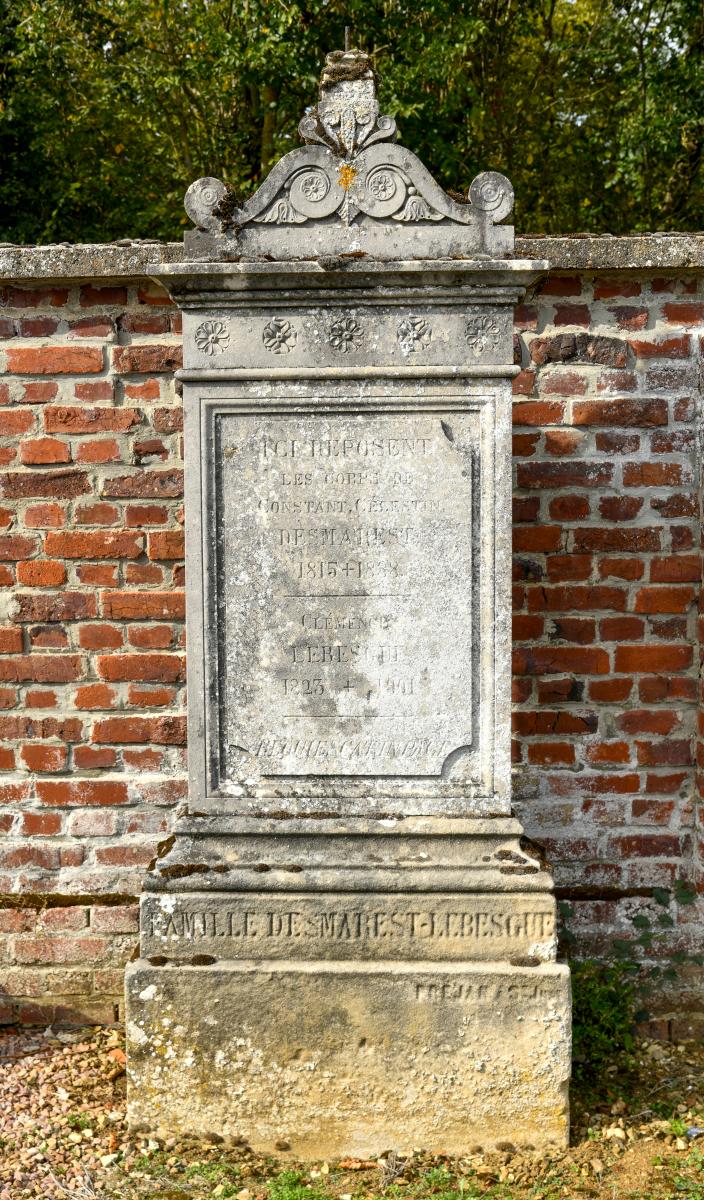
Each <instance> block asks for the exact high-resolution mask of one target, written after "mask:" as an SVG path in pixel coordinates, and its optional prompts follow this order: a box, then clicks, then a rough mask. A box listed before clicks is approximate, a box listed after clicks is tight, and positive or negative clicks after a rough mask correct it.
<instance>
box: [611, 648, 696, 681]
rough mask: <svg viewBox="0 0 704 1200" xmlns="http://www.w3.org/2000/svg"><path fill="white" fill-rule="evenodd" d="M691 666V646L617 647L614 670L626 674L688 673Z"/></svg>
mask: <svg viewBox="0 0 704 1200" xmlns="http://www.w3.org/2000/svg"><path fill="white" fill-rule="evenodd" d="M691 665H692V647H691V646H667V645H647V646H617V647H616V651H615V655H614V669H615V670H616V671H623V672H624V673H625V674H641V675H642V674H646V673H649V672H651V671H686V670H687V668H688V667H690V666H691Z"/></svg>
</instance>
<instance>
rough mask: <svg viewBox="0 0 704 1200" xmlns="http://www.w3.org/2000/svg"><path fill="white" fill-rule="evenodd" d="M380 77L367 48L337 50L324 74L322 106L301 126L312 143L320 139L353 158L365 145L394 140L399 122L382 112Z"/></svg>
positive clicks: (331, 56)
mask: <svg viewBox="0 0 704 1200" xmlns="http://www.w3.org/2000/svg"><path fill="white" fill-rule="evenodd" d="M376 85H377V77H376V72H375V71H374V68H373V66H372V61H371V59H370V57H369V55H368V54H365V52H364V51H363V50H333V51H332V53H331V54H328V56H327V58H326V59H325V66H324V67H323V73H322V75H321V77H320V93H319V100H318V107H317V108H314V109H312V110H311V111H310V112H308V113H306V115H305V117H304V118H303V120H302V121H301V123H300V125H299V126H298V131H299V133H300V135H301V137H302V138H303V141H304V142H306V143H307V144H308V145H310V144H312V143H313V142H319V143H320V144H321V145H323V146H328V147H329V148H330V149H331V150H332V151H333V152H334V153H335V154H337V155H339V156H340V157H341V158H345V159H348V160H349V159H352V158H354V157H355V155H356V154H357V153H358V152H359V151H360V150H361V149H362V146H368V145H371V143H372V142H378V141H394V140H395V137H396V122H395V121H394V120H393V118H392V117H380V116H379V102H378V100H377V97H376Z"/></svg>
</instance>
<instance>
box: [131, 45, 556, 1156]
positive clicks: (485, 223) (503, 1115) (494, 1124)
mask: <svg viewBox="0 0 704 1200" xmlns="http://www.w3.org/2000/svg"><path fill="white" fill-rule="evenodd" d="M340 71H342V77H341V76H340ZM311 121H312V122H313V123H312V124H311ZM301 131H302V133H303V135H304V137H305V138H306V140H307V141H308V142H309V143H310V144H309V145H307V146H306V147H304V148H303V149H301V150H297V151H293V152H292V153H291V154H289V155H287V156H286V157H285V158H284V159H282V160H281V162H280V163H279V164H277V166H276V167H275V168H274V169H273V171H272V173H271V175H270V176H269V178H268V179H267V180H266V181H265V183H264V184H263V185H262V187H261V188H260V190H259V191H258V192H257V193H256V195H255V196H254V197H252V199H251V200H250V201H248V202H247V204H246V205H245V206H244V207H243V208H241V209H238V208H237V207H236V205H235V203H234V201H233V200H232V198H231V197H230V196H229V194H228V193H227V192H226V189H225V188H224V187H223V185H221V184H219V183H218V181H216V180H202V181H199V182H198V183H197V184H194V185H193V187H192V188H191V189H189V194H188V197H187V209H188V211H189V214H190V215H191V217H192V218H193V220H194V221H195V223H196V224H197V225H198V227H199V228H198V229H197V230H196V231H194V232H193V233H191V234H188V235H186V245H187V249H188V250H189V252H190V253H191V254H192V255H193V261H192V262H191V263H186V264H180V265H174V266H171V267H169V266H164V267H162V268H161V269H160V271H159V273H158V274H159V278H160V279H161V280H162V282H165V283H166V284H167V286H168V287H169V288H170V290H171V293H172V295H173V296H174V298H175V299H176V301H177V303H178V304H179V305H180V306H181V308H182V310H183V313H184V370H183V371H182V372H181V377H182V379H183V383H184V408H185V418H186V433H185V439H186V475H187V484H186V497H187V500H186V502H187V583H188V672H189V675H188V689H189V764H190V785H189V787H190V790H189V806H188V807H189V812H188V815H187V816H186V817H184V819H183V820H182V821H181V822H180V824H179V825H178V826H177V829H176V832H175V835H174V837H173V838H172V839H170V840H169V842H168V843H167V844H165V845H164V846H163V847H162V850H161V853H160V855H159V857H158V859H157V861H156V863H155V865H154V867H153V869H152V871H151V872H150V874H149V876H148V878H147V880H146V881H145V896H144V898H143V901H142V909H141V959H140V961H139V962H137V963H135V964H133V965H132V966H131V967H130V968H129V971H128V976H127V1009H128V1044H129V1067H128V1076H129V1118H130V1121H131V1123H132V1124H133V1125H135V1126H142V1127H148V1128H154V1129H157V1128H164V1129H166V1128H168V1129H171V1130H174V1129H177V1130H179V1131H183V1132H187V1131H196V1132H204V1133H205V1132H220V1133H225V1134H227V1135H229V1136H232V1137H244V1138H246V1139H247V1140H248V1141H250V1142H251V1143H252V1145H254V1146H256V1147H259V1148H261V1149H265V1150H271V1149H272V1148H273V1147H274V1146H275V1143H276V1142H277V1141H285V1142H287V1143H289V1144H290V1146H291V1147H292V1152H293V1153H295V1154H298V1155H300V1156H304V1157H305V1156H309V1157H318V1156H322V1155H326V1156H327V1155H335V1154H364V1155H366V1154H371V1153H374V1152H377V1151H380V1150H382V1149H388V1148H389V1147H394V1148H407V1147H410V1146H412V1145H415V1146H423V1147H425V1148H426V1149H428V1150H448V1151H457V1152H463V1151H466V1150H467V1149H468V1148H469V1146H470V1145H472V1144H482V1145H485V1146H486V1147H490V1146H493V1145H495V1144H496V1143H497V1142H500V1141H507V1140H509V1141H511V1142H513V1143H519V1144H530V1145H534V1146H546V1145H560V1144H564V1142H565V1140H566V1137H567V1099H566V1087H567V1079H568V1075H569V981H568V974H567V971H566V969H565V968H563V967H561V966H557V965H556V963H555V903H554V898H553V895H552V884H551V879H550V876H549V873H548V872H547V871H546V870H545V868H544V866H543V865H541V864H540V863H539V862H538V861H537V860H536V858H535V855H534V854H533V853H532V852H530V851H529V850H528V849H527V847H526V846H525V844H524V842H523V841H522V838H521V827H520V825H519V824H518V822H517V821H516V820H515V819H514V818H513V817H512V816H511V796H510V757H509V721H510V705H509V674H510V672H509V650H510V631H509V615H510V609H509V549H510V546H509V541H510V506H511V493H510V473H509V436H510V416H511V387H510V381H511V377H512V376H513V374H515V370H516V369H515V368H514V367H513V365H512V361H513V352H512V320H511V317H512V308H513V306H514V304H515V303H516V302H517V300H518V299H519V298H520V297H521V295H522V294H523V291H524V289H525V287H526V285H527V284H528V283H530V282H531V281H532V280H533V279H535V278H536V277H537V275H538V273H539V271H540V270H541V269H542V268H543V266H544V264H542V263H540V262H532V261H531V262H521V261H516V260H511V259H510V258H508V257H506V255H507V254H509V253H510V250H511V246H512V239H513V231H512V229H511V228H510V227H507V226H500V225H497V224H496V222H498V221H500V220H501V219H502V218H503V217H504V216H506V215H507V213H508V212H509V211H510V206H511V189H510V185H509V184H508V181H507V180H505V179H503V177H502V176H497V175H494V174H486V175H483V176H479V177H478V178H477V180H475V181H474V183H473V184H472V187H471V188H470V192H469V197H468V203H467V204H458V203H457V202H455V201H453V200H451V199H450V198H449V197H447V196H445V194H444V193H443V192H442V191H441V189H439V188H438V187H437V185H436V184H435V183H434V181H433V180H432V179H431V178H430V177H429V176H428V174H427V172H426V171H425V168H423V167H422V165H421V164H420V163H419V162H418V160H417V159H416V158H415V156H414V155H412V154H411V153H410V152H409V151H407V150H405V149H402V148H399V147H397V146H393V145H390V144H389V138H391V137H392V135H393V122H390V120H389V119H388V118H384V117H380V116H379V113H378V106H376V99H375V93H374V86H373V76H372V75H371V74H370V70H369V64H368V61H367V60H366V57H365V56H364V55H360V54H359V53H358V52H351V54H350V55H349V56H347V57H345V58H342V59H340V58H337V59H334V61H333V62H332V64H329V67H328V74H327V75H326V76H324V79H323V84H322V87H321V100H320V104H319V108H318V115H317V118H316V119H315V120H314V119H313V118H312V117H311V118H306V119H305V120H304V121H303V122H302V125H301Z"/></svg>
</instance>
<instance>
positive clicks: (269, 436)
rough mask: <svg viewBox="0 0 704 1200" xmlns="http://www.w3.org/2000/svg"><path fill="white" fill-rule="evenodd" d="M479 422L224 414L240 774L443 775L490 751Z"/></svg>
mask: <svg viewBox="0 0 704 1200" xmlns="http://www.w3.org/2000/svg"><path fill="white" fill-rule="evenodd" d="M477 426H478V420H477V416H476V414H474V413H458V412H448V413H447V414H446V415H445V416H443V415H442V414H440V413H438V414H435V413H433V414H423V413H414V412H408V411H404V412H399V413H393V414H387V413H384V414H370V413H366V412H357V413H354V412H351V413H349V414H347V413H344V414H337V413H335V414H331V413H325V412H321V413H319V414H318V413H315V414H313V413H310V412H308V413H298V414H292V415H288V414H282V413H279V414H276V415H271V416H270V415H268V414H266V413H261V414H257V415H256V416H250V415H247V414H238V413H227V412H226V411H220V412H219V413H218V415H217V416H216V417H215V433H214V443H213V444H214V447H215V456H216V464H215V467H216V474H217V478H218V489H217V498H216V511H215V514H214V520H215V524H216V537H217V555H218V566H219V589H218V591H219V603H218V618H219V620H220V622H221V629H220V655H221V658H220V666H221V675H220V686H219V689H218V697H217V701H218V704H219V705H220V706H221V707H220V711H219V713H218V714H217V715H215V714H214V716H213V722H214V723H215V721H217V722H219V724H220V729H221V738H222V766H221V770H222V772H223V774H224V775H225V777H226V779H228V780H229V781H231V782H233V783H236V784H242V783H245V782H246V781H248V780H251V779H252V778H258V777H262V776H263V777H268V778H272V779H275V778H277V777H289V778H290V777H299V778H300V777H305V776H341V777H354V776H357V777H366V776H397V777H398V776H405V777H416V776H434V777H438V778H440V777H442V775H443V770H444V769H445V766H446V764H447V763H448V762H450V761H452V758H453V756H454V757H456V756H457V755H458V753H462V752H464V753H467V752H469V751H470V750H471V749H472V743H473V741H474V733H473V697H474V691H473V680H472V626H473V602H474V589H473V549H472V535H473V518H472V511H473V506H472V497H473V483H474V474H475V470H476V462H477V455H478V428H477Z"/></svg>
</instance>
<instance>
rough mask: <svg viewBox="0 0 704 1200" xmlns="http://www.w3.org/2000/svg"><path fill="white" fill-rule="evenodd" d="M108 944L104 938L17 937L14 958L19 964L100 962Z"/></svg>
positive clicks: (67, 936)
mask: <svg viewBox="0 0 704 1200" xmlns="http://www.w3.org/2000/svg"><path fill="white" fill-rule="evenodd" d="M109 945H110V943H109V942H108V941H106V939H105V938H97V937H77V936H75V935H71V934H67V935H65V936H63V937H62V936H60V935H56V936H53V937H52V936H44V937H31V938H30V937H18V938H16V939H15V957H16V959H17V962H19V963H34V962H36V963H81V962H88V963H92V962H100V961H101V960H102V959H103V958H105V957H106V954H107V952H108V948H109Z"/></svg>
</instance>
